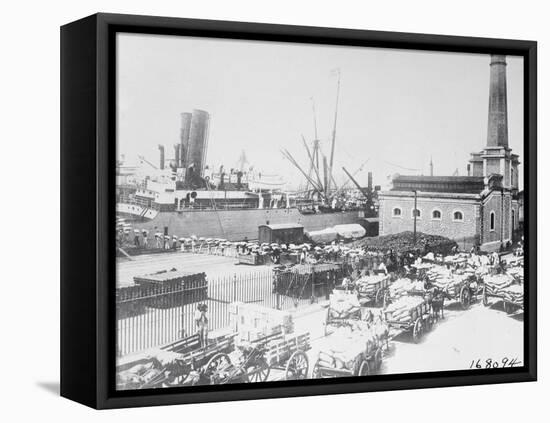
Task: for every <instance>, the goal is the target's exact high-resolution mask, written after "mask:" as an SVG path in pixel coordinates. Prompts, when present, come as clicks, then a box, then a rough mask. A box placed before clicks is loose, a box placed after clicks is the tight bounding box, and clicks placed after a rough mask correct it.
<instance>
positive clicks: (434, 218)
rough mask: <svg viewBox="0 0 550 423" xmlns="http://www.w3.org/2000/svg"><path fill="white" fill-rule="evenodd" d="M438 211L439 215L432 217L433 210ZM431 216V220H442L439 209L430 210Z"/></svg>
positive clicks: (441, 213)
mask: <svg viewBox="0 0 550 423" xmlns="http://www.w3.org/2000/svg"><path fill="white" fill-rule="evenodd" d="M436 211H437V212H439V217H434V212H436ZM431 218H432V220H442V219H443V212H442V211H441V210H440V209H432V211H431Z"/></svg>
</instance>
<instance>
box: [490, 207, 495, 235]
mask: <svg viewBox="0 0 550 423" xmlns="http://www.w3.org/2000/svg"><path fill="white" fill-rule="evenodd" d="M489 229H490V230H491V231H494V230H495V212H494V211H492V212H491V214H490V215H489Z"/></svg>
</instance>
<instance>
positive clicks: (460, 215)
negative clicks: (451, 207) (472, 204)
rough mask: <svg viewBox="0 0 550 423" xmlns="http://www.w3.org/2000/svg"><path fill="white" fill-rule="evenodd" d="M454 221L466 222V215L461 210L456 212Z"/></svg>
mask: <svg viewBox="0 0 550 423" xmlns="http://www.w3.org/2000/svg"><path fill="white" fill-rule="evenodd" d="M453 220H454V221H455V222H462V221H463V220H464V214H463V213H462V212H461V211H460V210H455V211H454V212H453Z"/></svg>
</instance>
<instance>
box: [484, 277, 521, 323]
mask: <svg viewBox="0 0 550 423" xmlns="http://www.w3.org/2000/svg"><path fill="white" fill-rule="evenodd" d="M489 298H496V299H498V300H500V301H501V302H502V308H503V309H504V311H505V312H506V313H509V314H515V313H521V312H523V284H522V283H521V282H518V280H517V279H516V278H515V277H513V276H511V275H507V274H503V275H487V276H485V277H484V283H483V305H484V306H488V305H489Z"/></svg>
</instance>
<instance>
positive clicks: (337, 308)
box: [329, 290, 361, 319]
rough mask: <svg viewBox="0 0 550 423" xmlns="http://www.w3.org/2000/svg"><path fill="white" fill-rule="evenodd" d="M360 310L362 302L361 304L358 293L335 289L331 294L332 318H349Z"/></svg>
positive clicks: (330, 312) (330, 313)
mask: <svg viewBox="0 0 550 423" xmlns="http://www.w3.org/2000/svg"><path fill="white" fill-rule="evenodd" d="M360 311H361V304H359V300H358V299H357V295H355V294H353V293H348V292H342V291H339V290H335V291H334V293H333V294H330V311H329V315H330V317H331V318H336V319H348V318H350V317H351V316H352V315H354V314H357V313H358V312H360Z"/></svg>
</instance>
